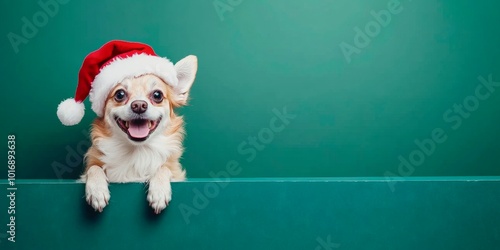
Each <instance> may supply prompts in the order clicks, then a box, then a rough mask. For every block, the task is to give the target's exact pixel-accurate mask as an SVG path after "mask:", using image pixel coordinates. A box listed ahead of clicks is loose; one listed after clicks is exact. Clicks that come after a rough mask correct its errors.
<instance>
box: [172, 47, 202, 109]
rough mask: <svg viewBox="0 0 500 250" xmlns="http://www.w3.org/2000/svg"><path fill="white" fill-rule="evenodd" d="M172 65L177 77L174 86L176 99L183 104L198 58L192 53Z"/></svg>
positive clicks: (196, 69)
mask: <svg viewBox="0 0 500 250" xmlns="http://www.w3.org/2000/svg"><path fill="white" fill-rule="evenodd" d="M174 67H175V71H176V72H177V79H178V84H177V85H176V86H174V91H175V94H176V101H178V102H180V103H182V104H185V103H186V101H187V98H188V91H189V89H190V88H191V85H193V82H194V79H195V77H196V71H198V58H197V57H196V56H193V55H189V56H186V57H184V58H183V59H181V60H180V61H178V62H177V63H176V64H175V66H174Z"/></svg>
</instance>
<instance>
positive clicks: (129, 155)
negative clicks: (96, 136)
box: [96, 131, 181, 182]
mask: <svg viewBox="0 0 500 250" xmlns="http://www.w3.org/2000/svg"><path fill="white" fill-rule="evenodd" d="M156 132H158V131H155V133H156ZM126 140H128V139H126V138H124V137H121V136H113V137H110V138H107V139H100V140H98V141H96V146H97V148H98V149H99V150H100V151H101V152H102V153H103V154H104V156H103V157H102V158H101V160H102V161H103V162H104V163H112V164H104V166H103V169H104V170H105V171H106V175H107V176H108V180H109V182H147V181H148V180H149V179H150V178H152V177H153V176H154V175H155V174H156V172H158V170H159V169H160V167H161V166H162V165H163V164H164V163H165V162H166V161H167V159H168V157H169V156H170V155H172V153H174V152H176V151H177V150H179V148H180V147H179V146H180V145H181V142H180V141H178V140H176V139H175V138H171V137H170V136H165V135H162V134H159V135H156V136H152V137H151V138H149V139H148V140H147V143H144V144H138V145H133V144H131V143H130V141H126Z"/></svg>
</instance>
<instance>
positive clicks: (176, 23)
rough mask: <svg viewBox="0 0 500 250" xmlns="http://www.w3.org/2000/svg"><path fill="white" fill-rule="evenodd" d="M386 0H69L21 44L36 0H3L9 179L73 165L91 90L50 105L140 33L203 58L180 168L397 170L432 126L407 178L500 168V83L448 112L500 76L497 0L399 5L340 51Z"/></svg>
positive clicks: (82, 142)
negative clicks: (466, 113) (64, 105)
mask: <svg viewBox="0 0 500 250" xmlns="http://www.w3.org/2000/svg"><path fill="white" fill-rule="evenodd" d="M221 2H223V3H225V2H226V1H221ZM229 2H233V3H234V2H238V1H229ZM388 2H389V1H386V0H384V1H382V0H378V1H353V0H339V1H326V0H313V1H296V0H292V1H291V0H274V1H262V0H255V1H243V2H242V3H241V4H239V5H236V6H233V7H231V11H228V12H225V13H224V14H223V20H222V19H221V18H220V17H219V15H218V13H217V11H216V8H215V7H214V4H213V1H185V0H184V1H183V0H174V1H148V2H147V3H144V2H142V1H69V2H68V3H67V4H60V5H59V10H58V11H57V13H55V15H54V16H53V17H50V18H48V22H47V24H46V25H44V26H43V27H40V28H38V32H37V33H36V35H34V37H32V38H29V39H27V40H28V43H27V44H21V45H19V47H18V49H19V51H18V52H17V53H16V52H15V51H14V49H13V46H12V45H11V44H10V42H9V39H8V34H9V32H13V33H15V34H18V35H22V31H21V29H22V26H23V21H22V18H23V17H26V18H28V19H29V20H32V18H33V16H34V15H36V13H38V12H40V11H42V8H41V7H40V6H39V5H38V3H37V1H16V0H6V1H2V2H1V4H0V13H1V16H2V22H0V33H1V34H4V36H3V38H2V39H0V47H1V48H2V52H3V53H2V56H1V58H2V59H1V60H2V67H0V77H1V78H0V80H1V82H2V90H1V93H2V98H1V99H0V102H1V103H0V106H1V107H2V114H1V116H2V122H1V124H0V129H1V131H2V134H3V136H4V140H5V141H6V140H7V138H6V137H7V135H8V134H15V135H16V138H17V139H16V156H17V158H16V159H17V168H16V171H17V178H27V179H29V178H45V179H52V178H77V177H78V175H79V174H80V173H81V171H82V164H81V163H80V162H79V161H78V160H81V155H82V153H83V152H84V149H85V147H86V146H87V145H88V138H87V134H88V128H89V125H90V123H91V121H92V119H93V118H94V117H95V114H93V113H92V112H91V110H90V105H89V103H88V102H87V103H86V106H87V112H86V115H85V117H84V119H83V120H82V122H81V123H80V124H79V125H77V126H74V127H65V126H63V125H61V123H60V122H59V121H58V119H57V117H56V107H57V105H58V103H59V102H60V101H62V100H63V99H65V98H68V97H71V96H72V95H73V93H74V91H75V88H76V81H77V75H78V71H79V68H80V65H81V63H82V61H83V58H84V57H85V56H86V55H87V54H88V53H89V52H91V51H93V50H95V49H97V48H99V47H100V46H101V45H102V44H104V43H105V42H107V41H109V40H112V39H123V40H131V41H140V42H144V43H148V44H150V45H151V46H152V47H153V48H154V49H155V50H156V52H157V53H158V54H159V55H161V56H166V57H168V58H170V59H171V60H172V61H174V62H176V61H178V60H179V59H181V58H183V57H184V56H186V55H189V54H194V55H197V56H198V59H199V71H198V75H197V79H196V81H195V84H194V85H193V88H192V92H191V98H192V99H191V102H190V105H189V106H188V107H185V108H182V110H179V112H180V113H182V114H184V115H185V119H186V122H187V125H186V129H187V139H186V141H185V146H186V152H185V154H184V157H183V159H182V164H183V165H184V167H185V168H186V169H187V172H188V177H209V176H210V174H209V173H210V172H211V171H214V172H218V171H221V170H224V169H225V167H226V164H227V163H228V162H229V161H231V160H235V161H237V162H239V163H240V164H241V166H242V167H243V171H242V172H241V173H240V174H239V175H238V176H235V177H326V176H384V174H386V173H387V171H390V172H391V173H394V174H398V165H399V160H398V156H400V155H402V156H403V157H405V158H406V159H408V156H409V155H410V153H412V152H413V151H414V150H416V149H418V147H417V146H416V145H415V142H414V141H415V140H416V139H418V140H423V139H426V138H430V137H431V132H432V131H433V130H434V129H436V128H442V129H443V130H444V131H445V133H446V136H447V140H446V141H445V142H444V143H442V144H439V145H437V146H436V149H435V151H434V152H433V153H432V154H430V155H429V156H426V157H425V160H424V162H423V163H422V164H421V165H420V164H419V166H415V167H414V171H413V172H409V173H407V174H410V175H412V176H462V175H475V176H481V175H500V168H499V167H498V166H499V165H500V164H499V163H500V160H499V158H498V155H499V153H500V147H499V146H500V134H499V133H498V123H499V121H500V112H499V111H500V91H497V92H495V93H492V94H491V96H490V97H489V98H488V99H486V100H483V101H480V104H479V107H478V108H477V109H476V110H474V111H473V112H471V114H470V117H469V118H468V119H463V122H462V124H461V126H459V127H458V128H457V129H456V130H454V129H452V128H451V125H453V123H448V122H446V121H444V120H443V114H444V113H445V112H446V111H447V110H448V109H450V108H452V107H453V104H454V103H463V101H464V100H465V99H466V97H467V96H470V95H473V94H474V91H475V88H476V86H478V84H479V81H478V80H477V77H478V76H480V75H482V76H485V77H486V78H487V76H488V75H490V74H491V75H492V77H493V80H496V81H500V67H499V66H500V63H499V62H500V46H499V44H500V34H499V33H500V31H499V29H498V25H499V24H500V16H499V15H498V9H499V7H500V6H499V4H498V3H497V2H495V1H476V2H471V1H462V0H458V1H457V0H447V1H435V0H429V1H409V0H406V1H401V2H400V3H401V6H402V8H403V10H402V11H401V12H400V13H399V14H397V15H392V17H391V22H390V23H389V24H388V25H387V26H386V27H382V28H381V30H380V33H379V34H378V35H376V36H374V37H373V38H372V39H371V42H370V43H369V45H368V46H366V47H364V48H361V53H359V54H353V55H352V57H351V59H352V61H351V62H350V63H348V62H347V61H346V59H345V57H344V55H343V54H342V51H341V49H340V47H339V45H340V44H341V43H342V42H346V43H349V44H351V45H352V44H353V40H354V37H355V34H356V33H355V31H354V29H355V27H360V28H361V29H364V27H365V25H366V24H367V23H369V22H370V21H373V20H374V17H373V16H372V15H371V14H370V11H372V10H374V11H380V10H383V9H387V3H388ZM283 107H286V108H287V111H288V112H289V113H291V114H294V115H296V118H295V119H293V120H291V122H290V124H288V125H287V126H286V128H285V129H284V130H283V131H281V132H279V133H276V134H274V138H273V140H272V142H271V143H269V144H266V145H265V148H264V149H263V150H261V151H258V152H257V154H256V157H255V159H252V160H251V161H247V160H246V159H247V157H248V155H244V154H240V153H239V152H238V145H240V144H241V143H242V142H244V141H245V140H247V138H248V137H249V136H256V135H258V133H259V131H261V129H263V128H266V127H268V126H269V122H270V120H271V119H272V118H273V117H274V114H273V111H272V110H273V109H275V108H276V109H278V110H282V109H283ZM82 131H83V132H82ZM68 150H70V151H72V150H74V151H75V152H76V153H75V154H76V157H75V158H76V163H74V164H72V162H71V161H72V160H75V159H69V161H68V159H67V156H68V154H69V153H68V152H69V151H68ZM4 159H5V160H6V157H5V158H4ZM58 164H60V165H58ZM54 165H58V166H66V168H67V169H69V170H71V171H72V172H64V173H63V172H60V173H59V174H58V173H57V171H54V167H53V166H54ZM399 174H401V173H399ZM2 178H5V176H4V175H2Z"/></svg>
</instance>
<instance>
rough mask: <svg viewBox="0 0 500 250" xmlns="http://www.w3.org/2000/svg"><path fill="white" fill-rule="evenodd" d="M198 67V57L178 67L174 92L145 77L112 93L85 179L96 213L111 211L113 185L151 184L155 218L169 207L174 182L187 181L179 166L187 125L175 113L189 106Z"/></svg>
mask: <svg viewBox="0 0 500 250" xmlns="http://www.w3.org/2000/svg"><path fill="white" fill-rule="evenodd" d="M197 64H198V62H197V58H196V57H195V56H188V57H186V58H184V59H182V60H180V61H179V62H177V63H176V64H175V66H174V68H175V71H176V72H177V76H176V77H177V79H178V84H177V86H175V87H172V86H170V85H169V84H167V83H166V82H164V81H163V80H162V79H161V78H159V77H157V76H155V75H154V74H145V75H141V76H138V77H130V78H126V79H125V80H123V81H121V82H120V83H118V84H117V85H116V86H114V88H113V89H112V90H111V91H110V92H109V95H108V96H107V99H106V100H105V104H104V105H105V106H104V114H103V116H102V117H97V118H96V119H95V121H94V122H93V124H92V132H91V141H92V146H91V147H90V148H89V150H88V152H87V154H86V155H85V159H86V168H85V171H84V174H83V175H82V180H83V181H85V183H86V186H85V193H86V200H87V202H88V203H89V204H90V205H91V206H92V207H93V208H94V209H95V210H97V211H100V212H102V211H103V208H104V207H105V206H106V205H108V202H109V199H110V193H109V190H108V182H118V183H122V182H147V183H148V184H149V189H148V194H147V200H148V201H149V204H150V206H151V207H152V208H153V209H154V211H155V213H157V214H158V213H160V212H161V211H162V210H163V209H165V208H166V207H167V205H168V203H169V202H170V200H171V197H172V191H171V187H170V182H171V181H182V180H184V179H185V177H186V172H185V170H183V168H182V166H181V164H180V163H179V158H180V157H181V155H182V153H183V147H182V141H183V137H184V121H183V118H182V117H181V116H178V115H176V114H175V113H174V109H175V108H177V107H180V106H183V105H185V104H186V102H187V99H188V95H189V90H190V88H191V85H192V84H193V82H194V79H195V75H196V71H197V67H198V66H197Z"/></svg>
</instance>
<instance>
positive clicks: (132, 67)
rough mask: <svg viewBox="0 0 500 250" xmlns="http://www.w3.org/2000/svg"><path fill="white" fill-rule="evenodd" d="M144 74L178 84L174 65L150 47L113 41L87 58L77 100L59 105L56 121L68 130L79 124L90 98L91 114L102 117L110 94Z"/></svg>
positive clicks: (65, 101) (68, 100) (171, 83)
mask: <svg viewBox="0 0 500 250" xmlns="http://www.w3.org/2000/svg"><path fill="white" fill-rule="evenodd" d="M144 74H154V75H156V76H158V77H159V78H161V79H162V80H163V81H164V82H166V83H167V84H169V85H171V86H172V87H176V86H177V83H178V79H177V76H176V75H177V74H176V70H175V67H174V64H173V63H172V62H170V60H168V59H167V58H163V57H159V56H157V55H156V54H155V52H154V50H153V49H152V48H151V47H150V46H149V45H146V44H143V43H137V42H126V41H117V40H115V41H110V42H108V43H106V44H104V45H103V46H102V47H101V48H99V49H98V50H96V51H94V52H92V53H90V54H88V55H87V57H85V60H84V61H83V64H82V67H81V68H80V73H79V75H78V86H77V88H76V93H75V97H74V98H69V99H66V100H64V101H63V102H61V103H60V104H59V106H58V107H57V117H59V120H60V121H61V122H62V124H64V125H66V126H71V125H75V124H78V123H79V122H80V121H81V120H82V118H83V115H84V113H85V106H84V104H83V101H84V100H85V98H87V96H90V102H91V103H92V110H93V111H94V112H95V113H96V114H97V115H98V116H102V115H103V114H104V104H105V101H106V98H107V97H108V94H109V92H110V91H111V90H112V89H113V88H114V87H115V86H116V85H117V84H118V83H120V82H121V81H123V80H124V79H126V78H129V77H137V76H141V75H144ZM193 80H194V78H193Z"/></svg>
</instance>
